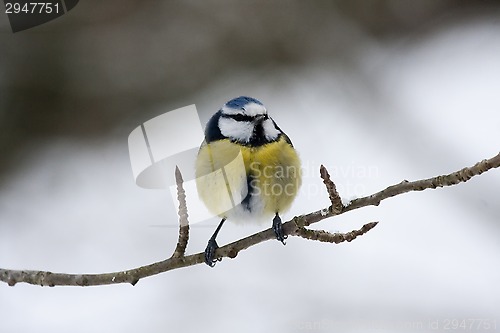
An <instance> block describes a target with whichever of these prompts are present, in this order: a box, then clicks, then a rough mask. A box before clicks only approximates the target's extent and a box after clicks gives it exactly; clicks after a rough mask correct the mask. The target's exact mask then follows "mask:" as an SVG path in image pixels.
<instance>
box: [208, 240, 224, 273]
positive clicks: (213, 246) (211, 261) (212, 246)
mask: <svg viewBox="0 0 500 333" xmlns="http://www.w3.org/2000/svg"><path fill="white" fill-rule="evenodd" d="M218 248H219V245H218V244H217V242H216V241H215V237H212V238H210V239H209V240H208V244H207V248H206V249H205V264H207V265H208V266H210V267H214V266H215V264H216V263H217V261H221V260H222V258H221V257H219V258H216V257H215V251H216V250H217V249H218Z"/></svg>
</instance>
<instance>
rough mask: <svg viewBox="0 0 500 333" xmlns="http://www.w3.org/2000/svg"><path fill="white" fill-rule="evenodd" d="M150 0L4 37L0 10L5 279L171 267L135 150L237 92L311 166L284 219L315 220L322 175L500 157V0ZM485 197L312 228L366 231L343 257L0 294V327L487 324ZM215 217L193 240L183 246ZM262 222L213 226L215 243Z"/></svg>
mask: <svg viewBox="0 0 500 333" xmlns="http://www.w3.org/2000/svg"><path fill="white" fill-rule="evenodd" d="M145 3H147V4H148V6H149V9H144V8H143V7H141V6H139V5H137V4H136V3H135V2H133V1H124V2H123V5H122V6H121V7H120V8H119V9H118V7H116V8H115V7H113V6H111V5H110V4H107V5H104V4H99V3H97V2H95V1H88V2H86V3H85V4H84V3H81V4H79V5H78V6H77V7H76V8H75V9H73V10H72V11H71V12H70V13H69V14H67V15H65V16H63V17H61V18H59V19H57V20H55V21H53V22H50V23H48V24H46V25H44V26H40V27H37V28H34V29H31V30H29V31H25V32H21V33H16V34H12V32H11V31H10V27H9V26H8V20H7V17H6V16H5V15H0V41H1V43H0V45H1V47H0V52H1V53H2V54H3V56H2V57H0V122H1V128H0V129H1V131H2V133H1V138H2V143H1V144H0V147H2V156H1V157H0V158H1V160H0V162H1V168H0V171H1V175H0V267H2V268H11V269H40V270H49V271H53V272H66V273H100V272H109V271H117V270H124V269H129V268H134V267H137V266H141V265H145V264H149V263H152V262H155V261H160V260H163V259H165V258H166V257H168V256H170V255H171V253H172V251H173V249H174V247H175V244H176V240H177V225H176V224H175V221H176V219H177V215H176V211H175V206H174V203H172V200H171V198H170V194H169V193H168V192H167V191H163V190H145V189H141V188H139V187H137V186H136V185H135V183H134V180H133V177H132V171H131V168H130V160H129V156H128V147H127V137H128V134H129V133H130V132H131V131H132V130H133V129H134V128H135V127H137V126H138V125H139V124H140V123H142V122H144V121H146V120H148V119H150V118H153V117H155V116H157V115H160V114H162V113H164V112H167V111H169V110H173V109H176V108H179V107H182V106H186V105H189V104H196V106H197V108H198V111H199V112H200V114H201V117H202V121H203V122H205V121H206V120H208V118H209V117H210V116H211V114H213V113H214V112H215V111H217V109H218V108H219V107H220V106H221V105H222V104H223V103H224V102H226V101H227V100H229V99H231V98H233V97H236V96H239V95H248V96H252V97H255V98H257V99H259V100H261V101H262V102H263V103H264V104H265V105H266V106H267V108H268V110H269V113H270V115H271V116H272V117H273V118H274V120H275V121H276V122H277V123H278V124H279V126H280V127H281V128H282V129H283V130H284V131H285V132H286V133H287V134H288V135H289V136H290V137H291V139H292V141H293V143H294V145H295V147H296V149H297V150H298V151H299V153H300V156H301V159H302V162H303V167H304V180H303V187H302V190H301V192H300V195H299V197H298V198H297V199H296V201H295V203H294V205H293V206H292V208H291V210H290V211H289V212H288V213H287V214H285V216H284V217H285V219H288V218H290V217H293V216H294V215H298V214H302V213H308V212H311V211H313V210H318V209H321V208H324V207H326V206H328V196H327V194H326V192H325V191H324V189H323V185H322V182H321V179H320V178H319V177H318V174H319V171H318V170H319V165H320V164H324V165H325V166H326V167H327V168H328V169H329V171H330V174H331V175H332V178H333V180H334V181H335V182H336V184H337V187H338V189H339V191H340V192H341V196H343V197H344V198H353V197H359V196H364V195H369V194H372V193H374V192H376V191H379V190H381V189H383V188H385V187H387V186H389V185H391V184H394V183H397V182H400V181H401V180H403V179H407V180H416V179H422V178H428V177H432V176H436V175H439V174H444V173H449V172H452V171H456V170H458V169H461V168H462V167H465V166H470V165H473V164H474V163H476V162H477V161H480V160H482V159H484V158H490V157H492V156H494V155H496V154H497V153H498V152H499V150H500V7H498V6H496V5H495V2H484V3H482V5H481V6H479V7H478V6H475V5H473V4H471V3H470V2H465V3H466V4H467V5H464V6H463V8H462V7H461V6H458V5H456V3H454V2H446V1H442V2H433V1H422V2H421V3H419V5H416V4H413V3H412V2H406V1H401V2H398V1H380V2H379V4H380V6H378V7H377V6H374V5H373V4H372V5H365V2H361V1H357V2H352V3H351V4H346V2H342V1H339V2H337V3H335V5H332V4H330V3H323V2H312V3H311V4H309V5H305V4H303V3H301V2H300V1H297V2H295V1H291V2H290V3H289V5H288V6H284V5H278V4H276V3H274V4H272V5H270V4H266V3H265V2H263V1H262V2H260V1H259V2H256V5H255V6H249V5H248V4H247V5H242V4H240V5H238V6H234V7H231V6H230V5H229V2H217V5H213V6H208V5H201V4H197V3H192V2H187V4H184V5H181V4H176V5H173V4H170V5H156V3H153V2H145ZM436 3H439V4H436ZM382 4H383V5H382ZM155 6H156V7H155ZM259 6H260V7H259ZM412 6H413V7H412ZM42 64H45V67H44V66H42ZM499 188H500V170H492V171H490V172H488V173H486V174H484V175H481V176H479V177H477V178H473V179H472V180H471V181H470V182H467V183H465V184H460V185H457V186H454V187H449V188H444V189H438V190H428V191H425V192H418V193H417V192H414V193H408V194H404V195H401V196H398V197H395V198H391V199H388V200H386V201H383V202H382V203H381V205H380V206H379V207H367V208H363V209H359V210H356V211H353V212H350V213H347V214H345V215H342V216H339V217H336V218H333V219H329V220H325V221H322V222H320V223H318V224H315V225H314V227H315V228H321V229H325V230H329V231H343V232H346V231H350V230H353V229H358V228H359V227H360V226H361V225H363V224H365V223H367V222H369V221H380V223H379V225H378V226H377V227H376V228H375V229H373V230H372V231H370V232H369V233H367V234H366V235H364V236H362V237H360V238H358V239H356V240H355V241H353V242H352V243H342V244H339V245H335V244H333V245H332V244H323V243H319V242H311V241H306V240H304V239H300V238H290V239H289V240H288V242H287V245H286V246H282V245H281V244H279V243H278V242H274V241H269V242H265V243H263V244H259V245H258V246H255V247H252V248H250V249H248V250H246V251H243V252H241V253H240V254H239V255H238V257H237V259H235V260H229V259H225V260H223V261H222V262H221V263H218V264H217V266H216V267H215V268H214V269H210V268H209V267H207V266H205V265H198V266H194V267H189V268H185V269H179V270H174V271H171V272H168V273H164V274H160V275H156V276H153V277H149V278H145V279H143V280H141V281H140V282H139V283H138V284H137V285H136V286H135V287H132V286H130V285H113V286H100V287H88V288H77V287H55V288H47V287H44V288H42V287H37V286H31V285H26V284H18V285H16V286H15V287H9V286H7V285H6V284H3V283H2V284H0V321H1V327H2V329H1V331H2V332H9V333H10V332H34V331H37V332H75V333H76V332H92V331H93V332H105V331H107V332H137V331H144V332H166V331H167V332H169V331H181V332H199V331H204V332H226V331H238V332H266V331H267V332H304V331H315V332H337V331H341V332H373V331H379V332H380V331H390V332H405V331H408V332H436V331H445V328H446V324H447V323H448V324H450V326H449V328H453V326H452V324H453V323H454V322H453V320H458V321H461V320H463V319H475V320H476V322H475V323H476V324H477V323H478V320H479V319H484V320H487V321H488V322H489V323H494V322H496V329H495V328H494V327H490V329H489V330H487V329H486V326H482V327H481V329H477V330H476V329H472V330H469V331H481V332H482V331H487V332H495V331H500V311H499V310H498V309H499V305H500V288H499V285H498V281H500V266H499V264H498V256H499V254H500V242H499V241H498V240H499V238H500V226H499V224H498V222H499V220H500V189H499ZM193 209H195V208H193ZM217 223H218V220H217V219H215V218H214V219H213V220H210V221H207V222H206V223H205V224H197V225H194V226H193V227H192V229H191V235H190V239H189V244H188V249H187V252H188V253H196V252H200V251H202V250H203V249H204V247H205V246H206V242H207V240H208V238H209V237H210V236H211V234H212V232H213V230H214V228H215V226H216V224H217ZM262 228H263V227H261V226H252V225H247V226H240V225H233V224H230V223H227V224H226V225H225V226H224V229H223V230H222V232H221V233H220V235H219V238H218V242H219V244H225V243H228V242H232V241H234V240H236V239H239V238H241V237H243V236H246V235H249V234H252V233H255V232H257V231H260V230H262ZM448 331H450V330H448ZM451 331H454V330H451ZM455 331H459V329H458V328H457V329H456V330H455ZM461 331H464V330H463V329H462V330H461Z"/></svg>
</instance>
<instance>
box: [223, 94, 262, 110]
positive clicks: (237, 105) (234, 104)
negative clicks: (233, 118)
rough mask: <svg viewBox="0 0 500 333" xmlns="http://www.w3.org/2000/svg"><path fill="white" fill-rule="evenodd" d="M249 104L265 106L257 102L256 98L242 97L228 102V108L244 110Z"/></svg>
mask: <svg viewBox="0 0 500 333" xmlns="http://www.w3.org/2000/svg"><path fill="white" fill-rule="evenodd" d="M248 103H256V104H259V105H263V104H262V103H261V102H260V101H258V100H256V99H255V98H252V97H246V96H240V97H236V98H233V99H232V100H230V101H229V102H227V103H226V106H227V107H230V108H232V109H242V108H243V107H244V106H245V105H247V104H248Z"/></svg>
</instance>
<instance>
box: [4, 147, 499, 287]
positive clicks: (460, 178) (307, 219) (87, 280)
mask: <svg viewBox="0 0 500 333" xmlns="http://www.w3.org/2000/svg"><path fill="white" fill-rule="evenodd" d="M499 166H500V154H498V155H496V156H495V157H492V158H490V159H488V160H483V161H481V162H479V163H476V164H475V165H474V166H472V167H469V168H464V169H462V170H459V171H457V172H453V173H450V174H448V175H443V176H438V177H433V178H429V179H424V180H417V181H414V182H408V181H403V182H401V183H399V184H396V185H392V186H389V187H387V188H386V189H384V190H382V191H380V192H377V193H374V194H372V195H369V196H366V197H363V198H358V199H355V200H353V201H351V203H350V204H349V205H347V206H346V207H345V208H344V209H342V211H341V212H340V213H336V212H334V211H333V210H330V209H329V207H327V208H324V209H321V210H318V211H316V212H312V213H309V214H306V215H301V216H297V217H294V218H293V219H292V220H290V221H288V222H286V223H284V224H283V231H284V232H285V233H286V234H288V235H297V234H298V233H300V231H299V230H300V228H301V227H304V226H308V225H311V224H313V223H316V222H319V221H321V220H324V219H326V218H329V217H332V216H334V215H338V214H342V213H345V212H347V211H350V210H354V209H358V208H361V207H365V206H370V205H375V206H376V205H378V204H379V203H380V202H381V201H382V200H385V199H387V198H390V197H393V196H395V195H399V194H402V193H405V192H410V191H422V190H425V189H430V188H436V187H443V186H452V185H456V184H458V183H462V182H465V181H467V180H469V179H470V178H472V177H474V176H477V175H480V174H482V173H483V172H486V171H488V170H490V169H492V168H498V167H499ZM367 225H368V226H369V225H370V223H369V224H367ZM367 225H365V227H366V226H367ZM361 230H363V228H361ZM274 238H275V234H274V231H273V230H272V229H267V230H264V231H261V232H258V233H256V234H253V235H251V236H248V237H245V238H243V239H240V240H238V241H235V242H233V243H230V244H227V245H225V246H223V247H221V248H219V249H217V252H216V255H217V256H220V257H229V258H234V257H236V256H237V254H238V253H239V252H240V251H241V250H244V249H247V248H249V247H251V246H253V245H256V244H258V243H262V242H264V241H267V240H270V239H274ZM201 263H204V253H197V254H193V255H189V256H183V257H171V258H169V259H167V260H164V261H160V262H156V263H153V264H150V265H146V266H142V267H138V268H134V269H131V270H127V271H121V272H114V273H104V274H65V273H51V272H44V271H22V270H9V269H1V268H0V281H3V282H6V283H8V284H9V285H11V286H13V285H15V284H16V283H21V282H24V283H29V284H34V285H42V286H56V285H57V286H60V285H67V286H68V285H71V286H91V285H92V286H95V285H105V284H116V283H131V284H132V285H134V284H135V283H137V282H138V281H139V280H140V279H142V278H144V277H148V276H152V275H156V274H159V273H163V272H167V271H170V270H173V269H177V268H181V267H187V266H192V265H196V264H201Z"/></svg>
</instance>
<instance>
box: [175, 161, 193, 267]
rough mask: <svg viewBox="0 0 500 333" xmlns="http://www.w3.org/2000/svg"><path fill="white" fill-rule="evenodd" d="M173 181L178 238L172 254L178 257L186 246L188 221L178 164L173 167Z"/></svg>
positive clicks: (184, 250) (184, 193)
mask: <svg viewBox="0 0 500 333" xmlns="http://www.w3.org/2000/svg"><path fill="white" fill-rule="evenodd" d="M175 182H176V183H177V200H179V213H178V214H179V240H178V241H177V246H176V247H175V251H174V254H173V255H172V256H173V257H176V258H180V257H183V256H184V254H185V253H186V247H187V243H188V240H189V221H188V211H187V204H186V192H185V191H184V187H183V186H182V184H183V183H184V180H183V179H182V174H181V171H180V170H179V167H178V166H176V167H175Z"/></svg>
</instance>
